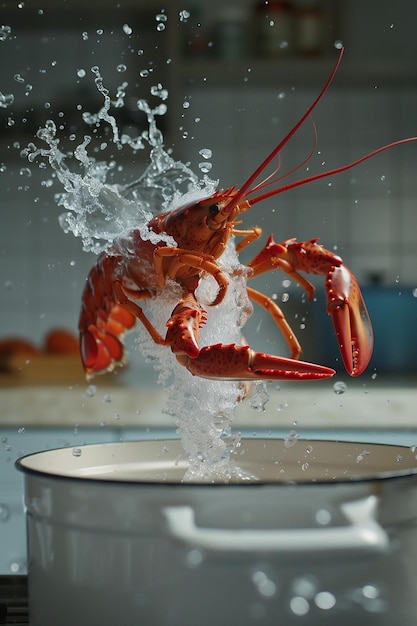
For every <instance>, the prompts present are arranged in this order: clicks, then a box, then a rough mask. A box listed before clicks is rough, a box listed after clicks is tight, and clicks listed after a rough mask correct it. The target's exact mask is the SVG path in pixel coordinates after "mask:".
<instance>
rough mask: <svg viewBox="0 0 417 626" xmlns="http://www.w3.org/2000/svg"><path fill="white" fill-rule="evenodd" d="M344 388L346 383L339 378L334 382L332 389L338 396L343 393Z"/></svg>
mask: <svg viewBox="0 0 417 626" xmlns="http://www.w3.org/2000/svg"><path fill="white" fill-rule="evenodd" d="M346 389H347V385H346V383H344V382H343V381H341V380H339V381H337V382H335V384H334V385H333V391H334V392H335V394H336V395H338V396H340V395H341V394H342V393H345V391H346Z"/></svg>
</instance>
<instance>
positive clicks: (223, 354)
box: [165, 294, 335, 380]
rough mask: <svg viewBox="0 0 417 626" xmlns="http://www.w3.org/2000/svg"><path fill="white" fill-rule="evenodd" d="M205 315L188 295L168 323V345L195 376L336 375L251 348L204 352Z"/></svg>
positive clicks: (207, 348) (228, 346)
mask: <svg viewBox="0 0 417 626" xmlns="http://www.w3.org/2000/svg"><path fill="white" fill-rule="evenodd" d="M205 313H206V312H205V310H204V309H202V308H201V307H200V306H199V305H198V303H197V301H196V300H195V298H194V297H193V296H191V295H190V294H188V295H187V296H186V297H185V298H183V299H182V300H181V301H180V302H179V304H178V305H177V306H176V307H175V309H174V311H173V313H172V316H171V317H170V319H169V320H168V322H167V327H168V331H167V334H166V337H165V343H166V344H167V345H169V346H170V347H171V350H172V352H173V353H174V354H175V356H176V358H177V360H178V361H179V363H180V364H181V365H184V366H185V367H186V368H187V369H188V371H189V372H191V374H193V375H194V376H201V377H202V378H210V379H218V380H250V379H256V380H259V379H262V380H316V379H320V378H329V377H330V376H333V375H334V373H335V371H334V370H333V369H331V368H329V367H324V366H321V365H316V364H314V363H307V362H304V361H299V360H298V359H289V358H286V357H281V356H275V355H273V354H266V353H264V352H255V351H254V350H252V348H251V347H250V346H248V345H237V344H235V343H232V344H223V343H218V344H215V345H210V346H204V347H203V348H201V349H200V348H199V347H198V330H199V328H200V327H201V326H202V325H203V324H204V323H205V320H206V317H205Z"/></svg>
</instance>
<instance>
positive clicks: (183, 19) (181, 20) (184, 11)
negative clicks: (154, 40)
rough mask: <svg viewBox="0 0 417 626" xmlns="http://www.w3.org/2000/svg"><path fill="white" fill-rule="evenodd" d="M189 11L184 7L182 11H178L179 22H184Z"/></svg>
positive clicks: (188, 15)
mask: <svg viewBox="0 0 417 626" xmlns="http://www.w3.org/2000/svg"><path fill="white" fill-rule="evenodd" d="M190 15H191V13H190V12H189V11H187V10H186V9H184V10H183V11H180V13H179V16H180V22H186V21H187V20H188V18H189V17H190Z"/></svg>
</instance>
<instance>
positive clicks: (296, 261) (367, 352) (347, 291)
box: [248, 235, 373, 376]
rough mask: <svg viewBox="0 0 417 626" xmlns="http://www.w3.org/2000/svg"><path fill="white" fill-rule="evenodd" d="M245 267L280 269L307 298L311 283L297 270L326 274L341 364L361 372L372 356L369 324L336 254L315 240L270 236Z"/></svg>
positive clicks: (351, 280)
mask: <svg viewBox="0 0 417 626" xmlns="http://www.w3.org/2000/svg"><path fill="white" fill-rule="evenodd" d="M248 266H249V267H251V268H252V269H253V276H258V275H259V274H262V273H263V272H266V271H270V270H274V269H278V268H279V269H281V270H282V271H283V272H284V273H285V274H287V275H288V276H290V277H291V278H292V279H293V280H295V281H296V282H297V283H298V284H299V285H300V286H301V287H303V288H304V289H305V290H306V292H307V294H308V298H309V300H312V299H313V297H314V286H313V285H312V284H311V283H310V282H309V281H308V280H307V279H306V278H304V276H302V275H301V274H300V273H299V271H300V270H301V271H304V272H307V273H311V274H321V275H324V276H326V281H325V291H326V297H327V312H328V313H329V315H331V317H332V322H333V326H334V329H335V333H336V338H337V341H338V343H339V348H340V352H341V355H342V360H343V363H344V366H345V368H346V371H347V372H348V373H349V374H350V375H351V376H359V375H360V374H362V372H363V371H364V370H365V369H366V367H367V365H368V364H369V361H370V359H371V356H372V350H373V332H372V324H371V320H370V318H369V315H368V312H367V310H366V305H365V302H364V299H363V296H362V293H361V291H360V288H359V285H358V283H357V281H356V278H355V277H354V275H353V274H352V272H351V271H350V270H349V269H348V268H347V267H346V266H345V265H344V264H343V261H342V259H341V258H340V257H339V256H338V255H336V254H334V253H332V252H330V250H326V248H324V247H323V246H321V245H319V244H318V243H317V239H312V240H310V241H304V242H301V241H300V242H297V241H296V240H295V239H290V240H288V241H284V242H282V243H276V242H275V241H274V240H273V237H272V235H270V237H269V238H268V241H267V243H266V245H265V246H264V248H263V249H262V250H261V252H260V253H259V254H258V255H257V256H256V257H255V258H254V259H253V260H252V261H251V262H250V263H249V264H248ZM278 325H279V326H280V328H282V326H281V325H280V324H278ZM283 332H284V336H285V337H286V339H287V342H288V343H289V338H288V336H287V334H286V332H285V330H284V331H283Z"/></svg>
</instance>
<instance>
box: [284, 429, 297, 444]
mask: <svg viewBox="0 0 417 626" xmlns="http://www.w3.org/2000/svg"><path fill="white" fill-rule="evenodd" d="M297 441H298V434H297V432H296V431H295V430H292V431H291V432H290V434H289V435H288V437H286V438H285V439H284V446H285V447H286V448H292V447H293V446H294V445H295V444H296V443H297Z"/></svg>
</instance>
